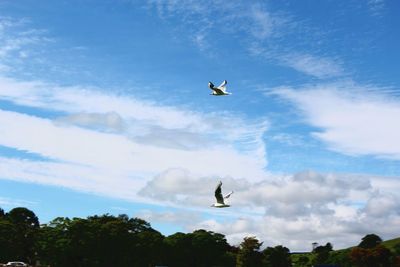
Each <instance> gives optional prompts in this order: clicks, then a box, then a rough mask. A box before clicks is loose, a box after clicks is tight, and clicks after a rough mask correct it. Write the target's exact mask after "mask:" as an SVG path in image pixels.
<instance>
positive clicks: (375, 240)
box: [358, 234, 382, 248]
mask: <svg viewBox="0 0 400 267" xmlns="http://www.w3.org/2000/svg"><path fill="white" fill-rule="evenodd" d="M361 240H362V241H361V242H360V244H358V247H360V248H374V247H376V246H377V245H379V244H380V243H382V239H381V238H380V237H379V236H377V235H376V234H369V235H366V236H364V237H363V238H362V239H361Z"/></svg>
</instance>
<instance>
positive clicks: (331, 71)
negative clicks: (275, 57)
mask: <svg viewBox="0 0 400 267" xmlns="http://www.w3.org/2000/svg"><path fill="white" fill-rule="evenodd" d="M279 59H280V61H282V63H284V64H285V65H287V66H289V67H291V68H293V69H295V70H297V71H299V72H302V73H304V74H307V75H310V76H314V77H317V78H320V79H322V78H330V77H337V76H342V75H343V73H344V70H343V68H342V66H341V64H339V63H338V62H337V60H336V61H335V60H333V59H331V58H327V57H320V56H315V55H311V54H299V53H290V54H287V55H285V56H280V57H279Z"/></svg>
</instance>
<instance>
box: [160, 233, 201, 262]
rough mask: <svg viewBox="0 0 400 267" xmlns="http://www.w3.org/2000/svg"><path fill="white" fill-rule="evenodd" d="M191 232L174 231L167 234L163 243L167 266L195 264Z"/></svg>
mask: <svg viewBox="0 0 400 267" xmlns="http://www.w3.org/2000/svg"><path fill="white" fill-rule="evenodd" d="M192 238H193V235H192V234H184V233H180V232H178V233H175V234H173V235H170V236H167V237H166V238H165V239H164V243H165V246H166V250H167V253H168V254H167V255H168V257H167V266H175V267H186V266H195V264H196V263H195V256H194V251H193V248H192Z"/></svg>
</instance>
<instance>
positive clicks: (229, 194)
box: [224, 191, 233, 199]
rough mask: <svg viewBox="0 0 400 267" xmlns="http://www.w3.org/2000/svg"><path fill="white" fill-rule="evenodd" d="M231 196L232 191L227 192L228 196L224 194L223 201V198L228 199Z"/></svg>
mask: <svg viewBox="0 0 400 267" xmlns="http://www.w3.org/2000/svg"><path fill="white" fill-rule="evenodd" d="M232 194H233V191H231V192H229V193H228V194H226V195H225V196H224V199H225V198H229V197H230V196H231V195H232Z"/></svg>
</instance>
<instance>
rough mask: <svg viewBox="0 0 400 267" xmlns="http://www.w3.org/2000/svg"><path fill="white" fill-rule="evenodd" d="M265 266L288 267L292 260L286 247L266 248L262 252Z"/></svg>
mask: <svg viewBox="0 0 400 267" xmlns="http://www.w3.org/2000/svg"><path fill="white" fill-rule="evenodd" d="M263 255H264V261H265V266H268V267H290V266H292V260H291V258H290V250H289V249H288V248H287V247H283V246H276V247H267V248H266V249H265V250H264V251H263Z"/></svg>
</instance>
